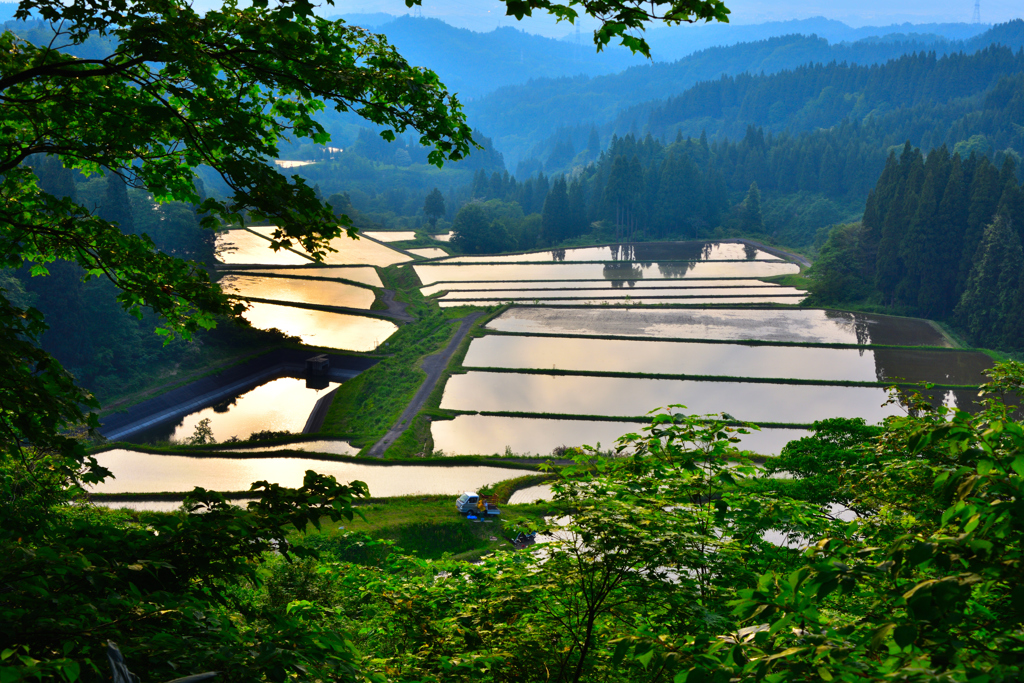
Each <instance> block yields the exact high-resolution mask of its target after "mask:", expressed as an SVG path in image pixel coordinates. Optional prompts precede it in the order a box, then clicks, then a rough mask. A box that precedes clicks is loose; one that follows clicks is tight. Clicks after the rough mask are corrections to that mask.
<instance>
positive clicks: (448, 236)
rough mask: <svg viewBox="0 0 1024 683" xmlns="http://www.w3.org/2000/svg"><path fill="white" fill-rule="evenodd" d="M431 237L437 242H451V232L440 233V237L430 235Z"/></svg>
mask: <svg viewBox="0 0 1024 683" xmlns="http://www.w3.org/2000/svg"><path fill="white" fill-rule="evenodd" d="M431 237H433V238H434V239H435V240H437V241H438V242H451V241H452V231H451V230H449V231H448V232H446V233H442V234H440V235H431Z"/></svg>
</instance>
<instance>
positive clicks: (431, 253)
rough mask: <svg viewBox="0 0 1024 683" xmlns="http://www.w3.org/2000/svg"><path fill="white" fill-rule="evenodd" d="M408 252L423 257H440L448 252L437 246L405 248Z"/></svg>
mask: <svg viewBox="0 0 1024 683" xmlns="http://www.w3.org/2000/svg"><path fill="white" fill-rule="evenodd" d="M406 251H408V252H409V253H410V254H416V255H417V256H422V257H423V258H441V257H443V256H447V255H448V252H447V251H445V250H444V249H438V248H437V247H425V248H423V249H406Z"/></svg>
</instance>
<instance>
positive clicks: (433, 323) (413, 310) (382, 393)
mask: <svg viewBox="0 0 1024 683" xmlns="http://www.w3.org/2000/svg"><path fill="white" fill-rule="evenodd" d="M379 272H380V275H381V280H382V281H383V282H384V285H385V287H386V288H388V289H392V290H393V291H394V292H395V300H396V301H398V302H400V303H404V304H405V305H406V312H407V313H409V314H410V315H412V316H413V317H414V318H416V321H415V322H412V323H408V324H405V325H402V326H401V327H400V328H399V330H398V332H396V333H395V334H394V335H392V337H391V338H390V339H389V340H388V343H387V345H386V346H385V347H383V348H382V349H380V351H383V352H385V353H389V354H390V355H388V356H387V357H385V358H384V359H383V360H382V361H381V362H380V363H378V364H377V365H375V366H374V367H372V368H370V369H369V370H366V371H365V372H363V373H361V374H360V375H359V376H358V377H356V378H355V379H353V380H350V381H348V382H346V383H344V384H342V386H341V388H340V389H338V391H337V393H336V394H335V397H334V401H333V402H332V403H331V407H330V409H329V410H328V413H327V417H326V418H325V419H324V424H323V427H322V428H321V432H320V434H321V436H326V435H330V436H344V437H345V438H348V439H350V442H351V443H352V445H354V446H356V447H358V448H366V447H368V446H372V445H373V444H374V443H376V442H377V441H378V440H379V439H380V438H381V437H383V436H384V434H386V433H387V431H388V429H390V428H391V426H392V425H393V424H394V423H395V422H396V421H397V420H398V418H399V417H400V416H401V414H402V412H403V410H404V409H405V407H406V406H407V405H408V404H409V402H410V401H411V400H412V398H413V397H414V396H415V394H416V391H417V390H418V389H419V387H420V385H421V384H422V383H423V380H424V379H425V378H426V373H424V372H423V370H421V369H420V368H419V367H418V366H419V362H420V361H421V360H422V358H423V357H424V356H427V355H430V354H432V353H436V352H438V351H440V350H441V349H443V348H444V347H445V346H446V345H447V344H448V342H449V340H450V339H451V338H452V335H453V334H454V333H455V331H456V329H457V327H456V326H455V325H453V324H451V323H452V321H453V320H457V319H458V318H460V317H463V316H465V315H466V314H467V311H465V310H460V311H451V310H442V309H440V308H438V306H437V304H435V303H433V302H431V301H428V300H427V299H425V298H424V297H423V295H422V294H420V291H419V288H420V286H421V283H420V281H419V278H418V277H417V276H416V272H415V271H414V270H413V269H412V267H410V266H408V265H405V266H390V267H388V268H384V269H379ZM423 423H424V421H423V420H420V419H417V420H416V421H415V422H414V424H413V425H412V426H410V428H409V430H408V431H407V432H406V434H405V435H403V438H402V439H399V441H398V442H396V443H395V444H393V445H392V447H391V449H389V452H388V457H389V458H391V457H399V458H400V457H409V456H415V455H418V454H420V455H430V453H431V451H430V445H429V424H423ZM424 444H426V445H425V446H424Z"/></svg>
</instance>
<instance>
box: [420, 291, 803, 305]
mask: <svg viewBox="0 0 1024 683" xmlns="http://www.w3.org/2000/svg"><path fill="white" fill-rule="evenodd" d="M803 300H804V296H803V295H802V294H801V295H800V296H792V297H785V296H775V297H772V296H759V297H753V296H751V297H742V296H724V297H717V298H716V297H690V298H686V297H679V298H677V297H642V296H635V297H633V296H631V297H623V298H615V299H540V298H537V297H532V298H529V299H514V298H512V297H509V298H503V299H483V300H481V299H454V298H453V299H448V298H444V299H441V300H440V301H439V302H438V305H439V306H441V308H451V307H454V306H473V305H478V306H490V305H494V304H498V303H502V302H505V301H508V302H512V303H519V304H536V305H540V306H545V305H547V306H559V305H561V306H570V305H571V306H611V305H615V306H630V305H633V306H639V305H646V306H657V305H659V304H680V305H690V306H707V305H711V304H719V305H722V306H733V305H737V304H790V305H794V306H795V305H796V304H799V303H800V302H801V301H803Z"/></svg>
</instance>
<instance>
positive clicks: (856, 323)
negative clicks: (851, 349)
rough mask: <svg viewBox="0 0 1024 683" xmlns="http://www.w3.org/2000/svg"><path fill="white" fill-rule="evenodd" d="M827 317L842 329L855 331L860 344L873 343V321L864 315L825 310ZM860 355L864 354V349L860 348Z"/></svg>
mask: <svg viewBox="0 0 1024 683" xmlns="http://www.w3.org/2000/svg"><path fill="white" fill-rule="evenodd" d="M825 317H826V318H827V319H828V320H830V321H832V322H833V323H835V324H836V325H837V326H839V327H840V328H841V329H844V330H848V331H850V332H853V334H854V336H855V337H856V338H857V344H858V345H860V346H863V345H865V344H870V343H871V329H870V325H871V321H869V320H868V319H867V318H865V317H864V316H862V315H858V314H856V313H847V312H846V311H825ZM860 355H862V356H863V355H864V349H861V350H860Z"/></svg>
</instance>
